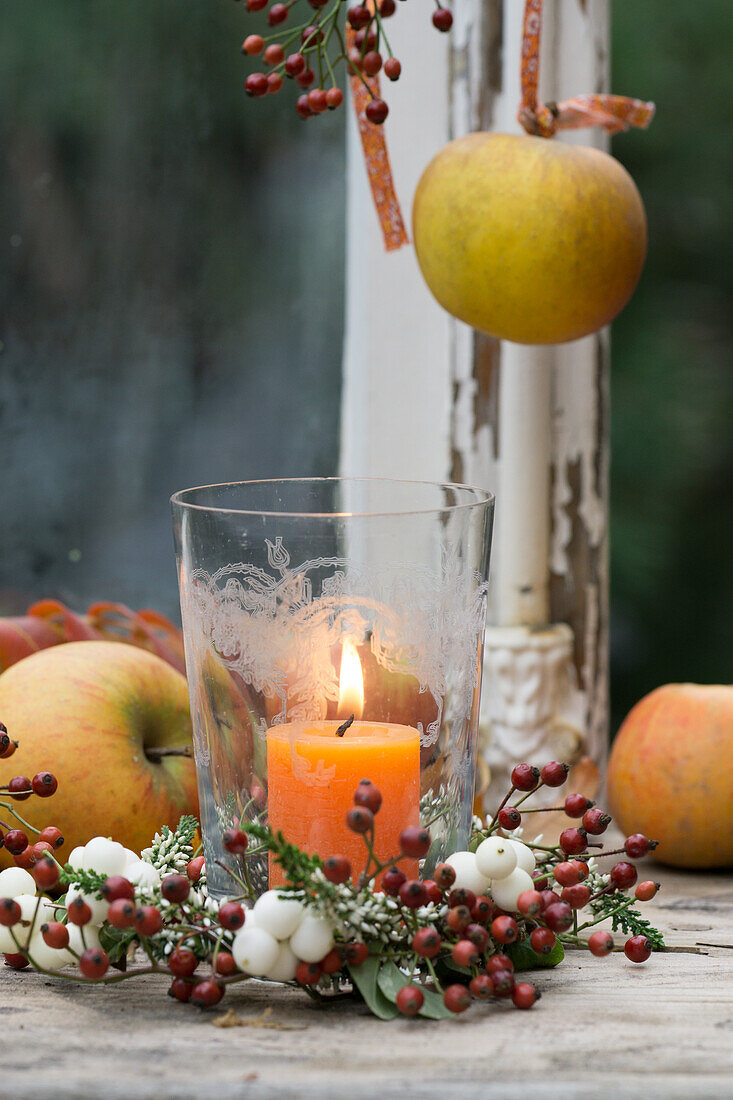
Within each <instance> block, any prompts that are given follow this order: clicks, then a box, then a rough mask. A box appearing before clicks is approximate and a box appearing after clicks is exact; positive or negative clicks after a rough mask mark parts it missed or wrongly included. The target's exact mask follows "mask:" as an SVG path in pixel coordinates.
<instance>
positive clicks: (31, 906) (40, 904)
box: [15, 884, 47, 933]
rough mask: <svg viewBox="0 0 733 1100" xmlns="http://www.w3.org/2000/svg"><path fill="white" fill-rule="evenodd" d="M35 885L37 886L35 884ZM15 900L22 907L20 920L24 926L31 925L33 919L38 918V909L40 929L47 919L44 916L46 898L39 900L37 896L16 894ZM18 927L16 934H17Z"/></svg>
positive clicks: (37, 922) (37, 919)
mask: <svg viewBox="0 0 733 1100" xmlns="http://www.w3.org/2000/svg"><path fill="white" fill-rule="evenodd" d="M34 885H35V884H34ZM15 900H16V901H17V903H18V905H19V906H20V919H21V921H22V922H23V923H24V924H31V922H32V921H33V918H34V917H35V916H36V908H38V916H37V917H36V924H37V926H38V927H39V928H40V926H41V925H42V924H43V922H44V920H46V917H45V915H44V910H45V904H44V903H45V902H46V900H47V899H46V898H37V897H36V895H35V894H16V896H15ZM17 930H18V929H17V925H16V933H17Z"/></svg>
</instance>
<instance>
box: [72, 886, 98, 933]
mask: <svg viewBox="0 0 733 1100" xmlns="http://www.w3.org/2000/svg"><path fill="white" fill-rule="evenodd" d="M74 898H81V899H82V900H83V901H85V902H86V903H87V905H88V906H89V908H90V909H91V911H92V919H91V923H92V924H101V923H102V921H103V920H105V919H106V917H107V910H108V909H109V902H107V901H104V899H103V898H95V896H94V894H85V893H84V892H83V891H82V890H80V889H79V887H78V886H70V887H69V889H68V891H67V893H66V904H67V905H70V904H71V902H72V901H73V900H74Z"/></svg>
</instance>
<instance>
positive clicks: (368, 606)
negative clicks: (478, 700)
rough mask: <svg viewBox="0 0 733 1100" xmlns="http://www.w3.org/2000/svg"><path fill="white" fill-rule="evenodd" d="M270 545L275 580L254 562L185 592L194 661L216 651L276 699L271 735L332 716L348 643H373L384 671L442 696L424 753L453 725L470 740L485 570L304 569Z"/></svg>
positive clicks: (327, 563) (199, 576)
mask: <svg viewBox="0 0 733 1100" xmlns="http://www.w3.org/2000/svg"><path fill="white" fill-rule="evenodd" d="M266 544H267V553H268V564H269V566H270V570H271V572H268V571H266V570H264V569H261V568H259V567H258V566H255V565H251V564H248V563H246V562H236V563H232V564H228V565H224V566H222V567H221V568H220V569H217V570H216V572H215V573H213V574H209V573H207V572H205V571H204V570H200V569H197V570H193V571H192V572H191V574H190V576H189V577H188V578H187V579H186V581H185V584H184V585H183V591H182V604H183V611H184V619H185V626H186V632H187V642H189V641H193V640H194V639H195V642H194V646H195V651H196V652H195V653H190V654H188V653H187V656H189V657H193V658H194V659H195V661H196V662H197V663H198V664H199V665H201V664H202V662H203V660H204V659H205V656H206V653H207V652H208V653H211V654H213V655H214V656H215V657H216V659H217V661H218V662H219V663H220V664H221V665H223V666H224V667H225V668H226V669H227V670H228V671H229V672H230V673H231V674H233V675H235V676H236V677H237V678H239V679H240V680H241V682H243V683H244V684H246V685H248V686H249V687H251V689H252V690H253V691H255V692H257V693H260V695H261V696H262V697H265V698H266V699H268V700H270V701H272V703H273V709H272V713H271V714H270V715H269V722H268V721H267V720H266V719H265V718H264V717H262V716H260V717H259V719H258V722H257V732H258V734H259V736H260V737H264V736H265V733H266V730H267V727H268V725H274V724H277V723H280V722H284V721H294V720H319V719H322V718H324V717H325V715H326V710H327V707H328V703H329V702H334V701H336V700H337V699H338V692H339V684H338V664H337V662H336V661H335V659H334V657H335V654H336V653H338V651H339V648H340V646H341V645H342V644H343V641H344V639H346V638H349V639H350V640H352V641H355V642H357V643H368V645H369V648H370V650H371V653H372V654H373V656H374V659H375V660H376V662H377V664H378V665H379V666H380V667H381V668H382V669H384V670H386V671H387V672H391V673H398V674H403V675H404V674H409V675H412V676H414V677H415V679H416V680H417V681H418V683H419V685H420V689H419V690H420V693H421V694H422V693H424V692H428V693H429V694H430V695H431V696H432V698H433V700H434V701H435V707H436V710H437V716H436V717H435V718H434V720H432V721H430V722H429V723H427V724H426V725H425V728H423V723H421V722H419V721H417V722H416V723H415V724H416V725H417V726H418V728H419V729H420V735H421V743H422V744H423V746H428V745H432V744H434V743H435V741H436V740H437V738H438V736H439V734H440V730H441V725H442V724H444V723H450V724H451V726H453V727H455V726H456V725H460V724H464V725H465V727H466V732H467V733H468V727H469V725H470V717H471V713H472V709H473V705H474V701H475V700H474V697H475V692H476V689H477V687H478V683H479V658H480V649H481V639H482V634H483V629H484V620H485V612H486V588H487V585H486V584H485V583H482V582H481V579H480V577H479V575H478V574H471V573H468V571H467V570H466V569H465V566H464V565H463V563H462V562H461V561H460V560H459V559H458V558H457V556H451V555H449V554H444V555H443V560H442V563H441V569H440V572H438V571H437V570H431V569H428V568H427V567H424V566H420V565H417V564H406V563H405V562H399V563H397V562H395V563H392V564H391V565H390V564H389V563H388V564H386V565H385V563H384V562H380V564H379V567H378V568H376V567H375V568H373V569H371V568H368V567H365V566H363V565H361V564H359V565H357V564H355V563H354V562H351V561H349V560H347V559H345V558H341V557H318V558H314V559H311V560H308V561H304V562H302V563H301V564H298V565H292V564H291V559H290V554H289V553H288V551H287V549H286V548H285V547H284V546H283V543H282V539H280V538H276V539H275V541H274V542H271V541H270V540H266ZM456 750H457V751H460V750H459V749H458V746H457V745H456ZM451 755H453V753H451Z"/></svg>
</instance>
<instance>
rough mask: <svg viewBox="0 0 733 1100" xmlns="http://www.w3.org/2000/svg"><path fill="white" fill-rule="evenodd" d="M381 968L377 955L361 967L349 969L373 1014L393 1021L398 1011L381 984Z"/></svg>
mask: <svg viewBox="0 0 733 1100" xmlns="http://www.w3.org/2000/svg"><path fill="white" fill-rule="evenodd" d="M381 966H382V963H381V960H380V959H379V958H377V956H375V955H370V956H369V958H368V959H367V960H366V961H365V962H363V963H362V964H361V966H350V967H348V971H349V976H350V978H351V980H352V982H353V983H354V985H355V986H356V988H357V989H358V990H359V992H360V993H361V995H362V997H363V998H364V1000H365V1001H366V1003H367V1006H368V1007H369V1009H370V1010H371V1012H372V1013H373V1014H374V1015H375V1016H377V1017H379V1019H380V1020H393V1019H394V1017H395V1016H396V1015H397V1011H398V1010H397V1007H396V1005H395V1004H394V1002H393V1001H391V1000H389V998H388V997H387V996H386V994H385V993H384V991H383V989H382V988H381V986H380V984H379V972H380V969H381ZM395 969H396V968H395ZM398 973H399V971H398Z"/></svg>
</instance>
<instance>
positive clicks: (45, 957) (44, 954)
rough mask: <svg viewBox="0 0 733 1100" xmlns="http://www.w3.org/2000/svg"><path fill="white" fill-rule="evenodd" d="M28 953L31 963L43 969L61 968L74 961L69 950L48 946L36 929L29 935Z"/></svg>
mask: <svg viewBox="0 0 733 1100" xmlns="http://www.w3.org/2000/svg"><path fill="white" fill-rule="evenodd" d="M28 954H29V955H30V957H31V960H32V961H33V963H34V964H35V965H36V966H40V967H41V968H42V969H43V970H61V968H62V967H63V966H68V965H69V964H70V963H73V961H74V956H73V955H72V954H71V952H70V951H66V950H65V949H61V950H59V949H58V948H55V947H49V946H48V944H47V943H46V941H45V940H44V938H43V936H42V934H41V932H40V930H38V929H36V930H35V931H34V933H33V935H32V936H31V939H30V943H29V944H28Z"/></svg>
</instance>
